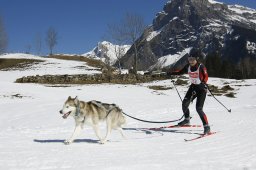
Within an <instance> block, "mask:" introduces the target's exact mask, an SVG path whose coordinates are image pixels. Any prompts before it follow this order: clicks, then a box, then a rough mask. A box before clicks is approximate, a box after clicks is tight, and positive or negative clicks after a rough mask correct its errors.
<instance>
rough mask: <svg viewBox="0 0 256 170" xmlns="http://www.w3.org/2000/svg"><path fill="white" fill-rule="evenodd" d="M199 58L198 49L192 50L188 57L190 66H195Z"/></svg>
mask: <svg viewBox="0 0 256 170" xmlns="http://www.w3.org/2000/svg"><path fill="white" fill-rule="evenodd" d="M200 56H201V52H200V50H198V49H195V48H192V49H191V51H190V52H189V55H188V62H189V64H190V65H191V66H194V65H196V63H197V62H198V59H199V57H200Z"/></svg>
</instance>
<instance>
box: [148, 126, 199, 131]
mask: <svg viewBox="0 0 256 170" xmlns="http://www.w3.org/2000/svg"><path fill="white" fill-rule="evenodd" d="M190 127H202V125H170V126H162V127H158V128H149V130H160V129H165V128H190Z"/></svg>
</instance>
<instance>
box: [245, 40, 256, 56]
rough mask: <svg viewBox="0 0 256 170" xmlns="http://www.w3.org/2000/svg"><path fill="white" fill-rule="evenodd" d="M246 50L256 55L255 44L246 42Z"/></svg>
mask: <svg viewBox="0 0 256 170" xmlns="http://www.w3.org/2000/svg"><path fill="white" fill-rule="evenodd" d="M246 48H247V50H248V51H249V53H256V43H255V42H250V41H247V42H246Z"/></svg>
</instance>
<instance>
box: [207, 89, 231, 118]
mask: <svg viewBox="0 0 256 170" xmlns="http://www.w3.org/2000/svg"><path fill="white" fill-rule="evenodd" d="M206 86H207V89H208V90H209V92H210V93H211V95H212V97H213V98H214V99H215V100H217V102H219V103H220V104H221V105H222V106H223V107H225V108H226V109H227V111H228V112H229V113H231V109H228V108H227V107H226V106H225V105H224V104H223V103H221V102H220V101H219V100H218V99H217V98H216V97H215V96H214V95H213V93H212V92H211V90H210V88H209V86H208V85H207V84H206Z"/></svg>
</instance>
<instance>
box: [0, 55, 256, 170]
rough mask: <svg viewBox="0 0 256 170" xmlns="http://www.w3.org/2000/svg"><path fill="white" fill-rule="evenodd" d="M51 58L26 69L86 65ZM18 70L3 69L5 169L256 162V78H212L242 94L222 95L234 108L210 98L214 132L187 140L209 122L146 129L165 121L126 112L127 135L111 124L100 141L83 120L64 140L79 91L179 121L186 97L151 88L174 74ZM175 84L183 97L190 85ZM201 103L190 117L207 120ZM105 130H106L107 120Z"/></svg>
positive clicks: (223, 169)
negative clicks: (45, 79)
mask: <svg viewBox="0 0 256 170" xmlns="http://www.w3.org/2000/svg"><path fill="white" fill-rule="evenodd" d="M10 55H11V54H10ZM19 56H21V55H17V57H19ZM2 57H3V56H1V58H2ZM10 57H11V56H10ZM12 57H13V56H12ZM24 57H25V56H24ZM31 57H33V56H31ZM46 60H47V61H46V62H48V64H44V65H41V66H40V67H38V68H37V69H35V68H33V67H31V68H28V70H27V71H26V72H24V71H22V70H20V72H21V73H22V74H28V75H31V74H38V73H40V74H41V73H42V74H43V73H47V74H57V73H61V74H65V73H66V74H72V73H75V72H77V73H79V72H80V71H81V72H82V70H77V69H74V66H79V63H76V62H73V61H67V62H66V61H63V60H56V59H54V60H52V59H51V60H48V59H46ZM51 64H52V66H51ZM56 66H57V67H56ZM49 67H50V68H49ZM46 70H47V71H46ZM84 72H90V71H89V70H84ZM19 76H20V75H19V72H17V71H12V70H10V71H0V77H1V79H0V141H1V142H0V169H6V170H11V169H19V170H20V169H22V170H34V169H38V170H43V169H44V170H45V169H48V170H64V169H72V170H81V169H90V170H102V169H104V170H106V169H107V170H112V169H113V170H114V169H124V170H130V169H134V170H141V169H161V170H170V169H173V170H177V169H179V170H187V169H189V170H198V169H208V170H216V169H218V170H227V169H228V170H231V169H232V170H245V169H247V170H253V169H256V154H255V153H256V144H255V135H256V127H255V126H254V124H255V120H256V114H255V113H256V104H255V103H256V91H255V86H256V80H255V79H254V80H242V81H241V80H231V79H218V78H211V77H210V78H209V83H210V84H213V85H217V86H219V87H222V86H224V85H227V84H228V85H230V86H231V87H233V88H234V89H235V91H234V92H235V93H236V98H228V97H225V96H216V97H217V98H218V99H219V100H220V101H221V102H223V103H224V104H225V105H226V106H227V107H228V108H231V109H232V113H228V112H227V111H226V110H225V108H223V107H222V106H221V105H220V104H219V103H218V102H217V101H216V100H215V99H214V98H212V97H210V96H208V97H207V98H206V101H205V105H204V111H205V112H206V114H207V116H208V120H209V123H210V124H211V130H212V131H216V132H217V134H215V135H212V136H209V137H206V138H203V139H199V140H196V141H193V142H184V139H190V138H193V137H196V136H198V135H197V133H202V132H203V129H202V128H200V127H199V128H179V129H162V130H160V131H145V130H143V129H140V128H146V127H159V126H163V125H166V124H148V123H143V122H138V121H136V120H133V119H130V118H128V117H127V125H126V126H125V128H126V129H125V131H124V132H125V134H126V136H127V139H123V138H122V137H121V136H120V134H119V132H117V131H113V132H112V134H111V136H110V141H109V142H108V143H106V144H105V145H100V144H99V143H98V141H97V138H96V136H95V134H94V132H93V130H92V128H91V127H88V126H85V128H84V129H83V131H82V133H81V135H80V136H79V137H78V140H76V141H75V142H74V143H73V144H72V145H69V146H66V145H64V144H63V142H64V140H65V139H67V138H69V137H70V135H71V134H72V132H73V129H74V126H75V124H74V121H73V120H72V118H71V117H70V118H68V119H65V120H64V119H62V117H61V115H60V114H59V110H60V109H61V108H62V106H63V103H64V102H65V100H66V99H67V97H68V96H72V97H75V96H78V98H79V99H80V100H84V101H89V100H99V101H102V102H106V103H116V104H118V105H119V106H120V107H121V108H122V109H123V111H124V112H125V113H127V114H130V115H132V116H136V117H138V118H141V119H146V120H153V121H163V120H174V119H178V118H180V117H181V116H182V110H181V102H180V99H179V97H178V95H177V93H176V91H175V89H174V88H173V89H169V90H166V91H156V90H152V89H149V88H148V86H152V85H162V86H166V87H172V83H171V81H170V80H165V81H158V82H153V83H147V84H139V85H111V84H101V85H95V84H94V85H66V86H65V87H50V86H46V85H38V84H18V83H13V78H15V77H19ZM5 77H12V78H9V79H8V78H5ZM177 89H178V90H179V92H180V94H181V96H182V97H183V96H184V94H185V93H186V91H187V86H177ZM195 103H196V102H194V103H193V104H191V107H190V110H191V116H192V119H191V123H192V124H201V121H200V119H199V116H198V114H197V113H196V110H195ZM173 124H174V123H173ZM101 131H102V134H104V133H105V126H104V124H102V126H101Z"/></svg>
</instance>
